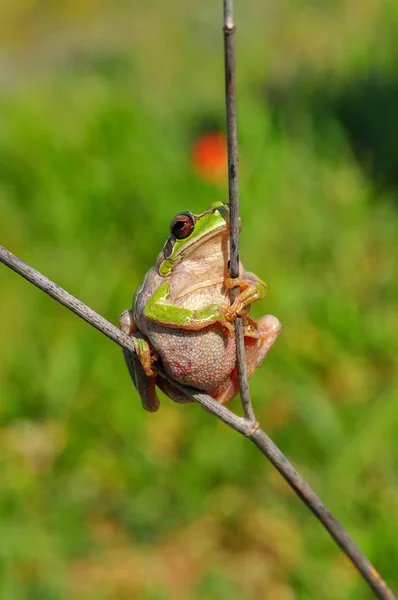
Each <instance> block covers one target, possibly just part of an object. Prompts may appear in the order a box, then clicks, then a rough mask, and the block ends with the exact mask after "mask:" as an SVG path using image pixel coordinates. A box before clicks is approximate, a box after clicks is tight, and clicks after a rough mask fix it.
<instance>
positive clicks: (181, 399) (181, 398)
mask: <svg viewBox="0 0 398 600" xmlns="http://www.w3.org/2000/svg"><path fill="white" fill-rule="evenodd" d="M156 385H157V386H158V387H159V388H160V389H161V390H162V392H164V393H165V394H166V396H168V397H169V398H171V400H173V401H174V402H178V404H188V403H192V402H195V400H194V399H193V398H191V396H188V395H187V394H184V392H181V391H180V390H179V389H178V388H176V387H175V386H174V385H173V384H172V383H170V382H169V381H166V379H163V377H160V375H159V376H158V377H157V378H156Z"/></svg>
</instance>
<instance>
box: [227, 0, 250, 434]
mask: <svg viewBox="0 0 398 600" xmlns="http://www.w3.org/2000/svg"><path fill="white" fill-rule="evenodd" d="M224 60H225V100H226V111H227V144H228V189H229V209H230V227H231V229H230V249H231V250H230V262H229V273H230V276H231V277H232V278H236V277H238V276H239V224H240V219H239V179H238V130H237V123H236V69H235V66H236V58H235V24H234V18H233V0H224ZM238 293H239V288H238V287H235V288H233V289H232V290H231V301H232V302H233V301H234V300H235V298H236V297H237V295H238ZM235 336H236V358H237V366H238V377H239V388H240V396H241V400H242V407H243V411H244V415H245V417H246V418H247V419H249V420H250V421H253V422H254V421H255V415H254V412H253V407H252V403H251V399H250V390H249V384H248V381H247V369H246V357H245V344H244V336H243V325H242V319H241V318H240V317H238V318H237V319H236V321H235Z"/></svg>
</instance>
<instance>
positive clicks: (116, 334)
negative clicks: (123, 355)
mask: <svg viewBox="0 0 398 600" xmlns="http://www.w3.org/2000/svg"><path fill="white" fill-rule="evenodd" d="M0 262H2V263H4V264H5V265H6V266H8V267H9V268H10V269H12V270H13V271H15V272H16V273H18V274H19V275H21V276H22V277H24V278H25V279H27V280H28V281H29V282H30V283H33V285H35V286H36V287H38V288H39V289H41V290H43V292H45V293H46V294H48V295H49V296H51V297H52V298H54V300H57V302H60V303H61V304H63V306H65V307H66V308H68V309H69V310H71V311H72V312H74V313H75V314H76V315H77V316H78V317H80V318H81V319H83V320H84V321H86V322H87V323H89V324H90V325H92V326H93V327H95V328H96V329H98V331H100V332H101V333H103V334H104V335H106V336H107V337H109V338H110V339H111V340H113V341H114V342H116V343H117V344H119V346H121V347H122V348H126V349H127V350H130V351H132V352H134V351H135V350H134V346H133V344H132V342H131V340H130V338H129V336H128V335H126V334H124V333H123V332H122V331H120V330H119V329H118V328H117V327H115V326H114V325H112V324H111V323H109V321H107V320H106V319H104V318H103V317H101V315H99V314H98V313H96V312H95V311H93V310H92V309H91V308H90V307H89V306H87V305H86V304H83V302H81V301H80V300H78V299H77V298H75V297H74V296H72V295H71V294H69V293H68V292H67V291H66V290H64V289H62V288H61V287H59V286H58V285H57V284H56V283H54V282H53V281H51V280H50V279H48V278H47V277H45V276H44V275H42V274H41V273H40V272H39V271H37V270H36V269H33V268H32V267H30V266H29V265H28V264H27V263H25V262H24V261H23V260H21V259H20V258H18V257H17V256H15V254H12V253H11V252H9V251H8V250H6V248H4V247H3V246H0ZM158 370H159V374H160V375H161V376H162V377H165V378H166V379H169V378H168V376H167V375H166V374H165V373H164V371H163V370H162V369H161V367H159V368H158ZM172 383H173V385H174V386H176V387H177V388H179V389H180V390H182V391H183V392H184V393H185V394H189V395H190V396H192V398H193V399H194V400H196V402H198V403H199V404H201V405H202V406H203V407H204V408H206V409H207V410H208V411H209V412H211V413H212V414H214V415H215V416H217V417H218V418H219V419H221V421H223V422H224V423H225V424H226V425H228V426H229V427H231V428H232V429H235V431H238V432H239V433H241V434H242V435H244V436H246V437H249V438H250V439H251V440H252V441H253V442H254V443H255V444H256V446H257V447H258V448H259V449H260V451H261V452H262V453H263V454H264V455H265V456H266V457H267V458H268V460H269V461H270V462H271V463H272V464H273V465H274V467H275V468H276V469H277V470H278V471H279V473H280V474H281V475H282V477H283V478H284V479H285V480H286V481H287V483H288V484H289V485H290V487H291V488H292V489H293V490H294V492H295V493H296V494H297V495H298V497H299V498H300V499H301V500H302V501H303V502H304V504H306V506H308V508H309V509H310V510H311V511H312V512H313V513H314V515H315V516H316V517H317V518H318V519H319V521H320V522H321V523H322V525H323V526H324V527H325V529H326V530H327V531H328V532H329V533H330V535H331V536H332V538H333V539H334V540H335V542H336V543H337V544H338V545H339V546H340V548H341V549H342V550H343V551H344V552H345V554H346V555H347V556H348V557H349V558H350V559H351V561H352V562H353V564H354V565H355V567H356V568H357V569H358V571H359V572H360V573H361V575H362V577H363V578H364V580H365V581H366V582H367V583H368V585H369V587H370V588H371V589H372V590H373V591H374V593H375V595H376V596H377V597H378V598H380V599H381V600H397V599H396V598H395V596H394V594H393V593H392V591H391V590H390V589H389V588H388V587H387V585H386V583H385V582H384V581H383V579H382V578H381V577H380V575H379V574H378V572H377V571H376V569H375V568H374V567H373V565H372V564H371V563H370V562H369V561H368V559H367V558H366V557H365V556H364V555H363V554H362V552H361V551H360V550H359V548H358V546H357V545H356V544H355V543H354V542H353V540H352V539H351V538H350V536H349V535H348V533H347V532H346V531H345V530H344V529H343V527H342V526H341V525H340V523H339V522H338V521H337V520H336V519H335V518H334V517H333V515H332V514H331V512H330V511H329V510H328V509H327V508H326V506H325V505H324V504H323V502H322V501H321V500H320V498H319V497H318V496H317V495H316V494H315V492H314V491H313V490H312V489H311V488H310V486H309V485H308V484H307V483H306V481H305V480H304V479H303V478H302V477H301V475H300V474H299V473H298V472H297V471H296V469H295V468H294V467H293V465H292V464H291V463H290V462H289V461H288V459H287V458H286V457H285V456H284V455H283V454H282V452H281V451H280V450H279V448H278V447H277V446H276V445H275V444H274V443H273V441H272V440H271V439H270V438H269V437H268V436H267V435H266V433H264V431H262V429H259V428H258V429H256V430H255V431H253V429H254V428H253V421H252V420H250V419H248V418H246V417H239V416H237V415H235V414H234V413H233V412H232V411H230V410H228V408H226V407H225V406H221V405H220V404H218V402H216V401H215V400H214V399H213V398H211V397H210V396H207V395H206V394H203V393H201V392H199V391H198V390H195V389H193V388H189V387H185V386H182V385H180V384H178V383H176V382H175V381H172Z"/></svg>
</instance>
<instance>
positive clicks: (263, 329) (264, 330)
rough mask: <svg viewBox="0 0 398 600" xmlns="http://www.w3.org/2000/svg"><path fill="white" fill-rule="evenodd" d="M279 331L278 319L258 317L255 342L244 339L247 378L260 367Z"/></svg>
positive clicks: (280, 326)
mask: <svg viewBox="0 0 398 600" xmlns="http://www.w3.org/2000/svg"><path fill="white" fill-rule="evenodd" d="M281 330H282V323H281V322H280V321H279V319H277V318H276V317H274V316H273V315H265V316H264V317H260V318H259V319H258V321H257V334H258V336H259V337H258V339H257V340H255V339H253V338H250V337H245V352H246V363H247V375H248V377H251V376H252V375H253V373H254V371H255V370H256V369H257V368H258V367H259V366H260V365H261V363H262V362H263V360H264V358H265V357H266V356H267V354H268V352H269V351H270V350H271V348H272V346H273V345H274V343H275V341H276V338H277V337H278V335H279V334H280V332H281ZM253 342H254V343H253ZM255 342H257V343H255Z"/></svg>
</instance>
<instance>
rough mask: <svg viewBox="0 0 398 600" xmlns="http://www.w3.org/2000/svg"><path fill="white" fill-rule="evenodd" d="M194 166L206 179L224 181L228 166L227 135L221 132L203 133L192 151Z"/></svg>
mask: <svg viewBox="0 0 398 600" xmlns="http://www.w3.org/2000/svg"><path fill="white" fill-rule="evenodd" d="M192 165H193V168H194V169H195V171H196V173H197V174H198V175H200V176H201V177H203V178H204V179H208V180H211V181H220V180H221V179H224V178H225V177H226V174H227V166H228V161H227V141H226V138H225V135H224V134H223V133H221V132H220V131H207V132H206V133H202V134H201V135H200V137H199V138H198V139H197V140H196V142H195V144H194V147H193V149H192Z"/></svg>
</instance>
